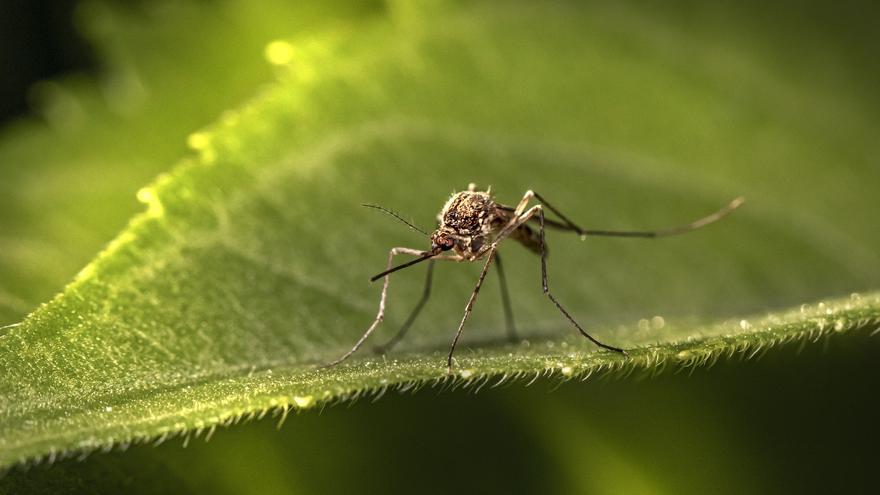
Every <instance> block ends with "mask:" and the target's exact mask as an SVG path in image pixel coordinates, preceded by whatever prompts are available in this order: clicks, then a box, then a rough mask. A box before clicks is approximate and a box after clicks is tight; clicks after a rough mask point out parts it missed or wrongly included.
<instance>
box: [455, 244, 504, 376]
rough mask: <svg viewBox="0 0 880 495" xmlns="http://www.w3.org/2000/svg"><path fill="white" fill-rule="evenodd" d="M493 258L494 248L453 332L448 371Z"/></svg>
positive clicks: (490, 251)
mask: <svg viewBox="0 0 880 495" xmlns="http://www.w3.org/2000/svg"><path fill="white" fill-rule="evenodd" d="M493 259H495V248H492V249H491V250H489V256H488V258H487V259H486V263H485V264H484V265H483V271H481V272H480V278H479V279H478V280H477V286H476V287H474V291H473V292H472V293H471V298H470V299H468V303H467V306H465V308H464V316H462V317H461V323H459V324H458V331H456V332H455V338H454V339H452V347H451V348H450V349H449V357H448V358H447V359H446V366H447V371H448V372H450V373H451V372H452V354H454V353H455V346H456V344H458V339H459V338H460V337H461V331H462V329H463V328H464V323H465V322H466V321H467V319H468V317H469V316H470V315H471V310H473V308H474V301H476V300H477V295H478V294H479V293H480V286H482V285H483V280H484V279H485V278H486V273H488V272H489V265H491V264H492V260H493Z"/></svg>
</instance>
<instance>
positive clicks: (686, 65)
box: [0, 3, 880, 465]
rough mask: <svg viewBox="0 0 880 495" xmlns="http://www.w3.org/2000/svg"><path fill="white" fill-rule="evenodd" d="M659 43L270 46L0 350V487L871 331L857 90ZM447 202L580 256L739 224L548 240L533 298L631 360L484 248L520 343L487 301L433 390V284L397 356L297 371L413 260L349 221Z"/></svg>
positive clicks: (659, 30) (520, 263)
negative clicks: (330, 418)
mask: <svg viewBox="0 0 880 495" xmlns="http://www.w3.org/2000/svg"><path fill="white" fill-rule="evenodd" d="M709 17H710V18H711V16H709ZM653 19H656V17H649V16H647V15H644V14H641V13H640V11H635V10H625V11H619V10H616V9H605V8H599V7H585V6H580V5H566V4H558V5H557V4H554V5H553V6H551V7H541V8H538V7H536V6H529V5H527V4H511V5H508V4H505V5H504V6H503V8H500V7H499V6H498V5H495V4H492V3H486V4H479V5H474V6H463V5H458V4H445V3H440V4H437V5H435V6H433V7H431V8H427V7H425V8H413V7H410V6H408V4H403V3H401V4H393V5H390V6H389V11H388V12H387V13H386V15H384V16H381V17H378V18H367V19H363V20H361V21H359V22H357V23H353V24H351V25H344V26H343V25H340V26H334V27H332V28H325V29H321V30H317V31H316V32H311V33H304V34H300V35H297V36H293V37H290V38H288V39H285V40H280V41H279V42H276V43H275V44H272V45H270V46H271V47H272V48H271V49H269V50H268V53H269V54H270V57H269V58H270V60H271V61H273V62H275V63H276V64H278V66H277V67H276V70H277V71H278V75H279V79H278V81H277V82H276V83H275V84H274V85H272V86H270V87H267V88H265V90H263V91H262V92H261V93H260V94H259V95H258V96H257V97H255V98H254V99H253V100H251V101H250V102H249V103H247V104H245V105H243V106H242V107H240V108H239V109H237V110H235V111H229V112H227V113H226V114H225V115H224V117H223V118H222V119H221V120H220V121H219V122H218V123H217V124H216V125H214V126H213V127H211V128H210V129H208V130H205V131H202V132H198V133H195V134H192V135H191V136H190V137H189V139H188V143H189V145H190V146H191V147H192V148H193V150H194V152H195V153H194V156H191V157H189V158H187V159H185V160H184V161H183V162H182V163H180V164H179V165H178V166H177V167H176V168H175V169H174V170H173V171H171V172H170V173H169V174H168V175H165V176H163V177H161V178H160V179H159V180H158V181H157V182H156V183H155V184H153V185H152V186H150V187H148V188H145V189H143V190H141V192H140V193H138V197H139V198H140V199H141V200H142V201H143V202H145V203H146V212H145V213H143V214H141V215H138V216H136V217H135V218H134V219H133V220H132V221H131V223H130V224H129V226H128V227H127V228H126V229H125V230H124V231H123V232H122V233H121V234H120V235H119V236H118V237H117V238H116V240H114V241H113V242H112V243H111V244H110V246H109V247H107V249H105V250H104V251H103V252H102V253H101V255H99V257H98V258H97V259H96V260H95V261H93V262H92V263H91V264H89V265H88V266H87V267H86V268H85V269H84V270H83V271H82V272H80V274H79V275H78V276H77V278H76V280H75V281H74V282H73V283H72V284H71V285H69V286H68V287H67V288H66V289H65V290H64V293H63V294H61V295H60V296H58V297H56V298H55V299H54V300H52V301H51V302H50V303H48V304H47V305H45V306H43V307H41V308H40V309H38V310H37V311H36V312H34V313H33V314H31V315H30V316H29V317H28V318H27V319H26V320H25V321H24V322H23V323H22V324H21V325H19V326H16V327H12V328H9V329H7V330H6V331H5V334H4V335H2V337H0V367H2V369H4V370H5V371H6V372H5V373H4V375H3V377H2V378H0V397H2V398H3V407H2V408H0V410H2V414H3V416H2V418H3V419H2V422H0V452H2V453H0V464H2V465H9V464H12V463H16V462H26V461H27V460H30V459H36V458H40V457H50V458H54V457H56V456H58V455H65V454H69V453H71V452H76V451H88V450H91V449H95V448H98V447H105V446H108V445H113V444H119V443H128V442H132V441H138V440H145V439H152V438H156V437H159V438H161V437H165V436H169V435H174V434H180V433H190V434H191V433H195V434H197V435H198V434H200V433H201V432H204V431H212V430H213V428H215V427H216V426H217V425H222V424H229V423H231V422H234V421H237V420H238V419H240V418H242V417H251V416H257V415H261V414H264V413H266V412H268V411H273V410H274V411H275V412H280V411H284V412H286V411H287V410H288V408H290V407H294V408H297V409H302V408H308V407H312V406H314V405H317V404H321V403H326V402H333V401H337V400H340V399H346V398H351V397H357V396H360V395H365V394H371V393H376V392H378V393H381V392H382V391H384V390H385V389H387V388H389V387H393V386H400V387H403V388H411V387H416V386H419V385H421V384H423V383H431V382H432V381H437V382H439V383H443V384H449V385H453V384H459V383H464V384H471V385H474V386H479V385H481V384H485V383H487V380H488V379H492V380H493V382H494V381H498V380H505V379H513V378H529V379H531V377H538V376H540V375H542V374H551V373H554V374H556V373H558V374H559V375H560V376H562V377H572V378H573V377H583V376H587V375H589V374H591V373H594V372H597V371H606V370H613V371H615V372H621V373H630V372H632V371H637V370H644V371H646V372H656V371H660V370H662V369H664V368H676V367H679V366H693V365H699V364H704V363H708V362H712V361H714V360H715V359H717V358H719V357H722V356H726V355H735V354H738V353H743V354H744V355H746V356H751V355H754V354H755V353H757V352H759V351H761V350H763V349H766V348H768V347H770V346H772V345H776V344H778V343H782V342H787V341H793V340H798V341H803V342H809V341H815V340H817V339H820V338H824V337H826V336H828V335H831V334H835V333H847V332H851V331H852V332H855V331H860V332H870V331H873V330H874V329H876V328H877V327H878V321H880V295H878V294H877V293H876V292H872V291H871V288H872V287H877V286H878V279H877V275H876V274H877V273H880V271H878V268H880V256H878V255H877V254H876V253H877V251H876V249H874V247H876V245H877V243H878V237H880V234H878V232H877V229H876V228H875V226H874V222H875V221H874V219H872V218H870V216H869V215H853V214H852V213H851V212H853V211H872V210H871V208H872V207H873V199H872V195H871V192H872V191H873V190H874V186H875V185H876V184H877V183H878V181H877V179H878V178H880V177H878V174H880V171H878V170H877V169H876V167H873V165H872V163H871V161H870V160H871V157H873V156H876V153H875V151H876V144H875V140H874V139H873V136H874V135H876V134H875V132H876V130H877V127H878V126H877V120H876V115H874V114H872V113H870V111H869V110H866V109H865V108H866V107H860V106H859V105H858V102H859V101H860V99H859V98H860V94H861V93H860V92H859V91H858V89H857V88H856V89H854V90H853V91H850V92H840V91H830V90H829V89H828V87H826V84H831V85H833V86H840V85H846V84H848V82H849V80H848V79H847V76H846V74H845V73H841V74H840V75H838V76H835V75H834V74H835V69H837V68H838V66H837V65H835V64H837V63H838V62H836V61H835V59H833V58H831V59H821V60H818V61H815V62H818V63H819V66H818V68H817V70H823V73H826V72H827V73H829V74H831V75H829V76H828V77H829V78H830V79H831V80H832V81H831V82H830V83H829V82H828V81H826V80H819V81H813V80H810V79H805V78H803V77H799V73H798V70H797V68H798V67H799V65H798V64H799V63H801V62H803V60H798V59H797V58H796V55H793V56H792V57H793V59H792V60H791V61H790V62H789V65H786V64H782V65H781V66H780V64H776V63H774V62H775V61H774V59H773V57H767V58H766V59H765V58H762V57H760V56H756V55H754V54H753V53H752V52H751V51H750V50H748V49H746V48H743V45H742V43H741V41H742V40H743V39H745V38H749V39H750V37H751V35H752V33H751V32H750V31H749V30H747V29H741V30H733V31H725V30H720V31H717V30H713V29H711V26H710V25H704V26H703V28H702V29H697V30H693V31H689V30H686V29H685V30H681V29H672V28H670V27H669V25H668V24H667V23H663V22H656V21H653ZM772 41H773V40H772V39H771V40H760V39H759V40H753V41H752V42H753V43H759V44H760V43H765V44H767V45H772ZM788 55H790V54H788ZM685 56H686V57H685ZM288 58H289V60H288ZM695 60H696V61H699V62H701V63H693V61H695ZM811 60H812V59H811ZM823 63H824V64H825V65H821V64H823ZM731 67H733V68H735V70H731V69H730V68H731ZM792 67H794V69H792ZM835 77H837V78H839V80H837V79H835ZM847 87H849V86H847ZM829 164H834V165H833V166H830V165H829ZM841 171H844V172H841ZM469 182H476V183H478V184H480V185H481V186H484V185H488V184H492V186H493V191H495V192H496V194H497V197H498V198H499V200H501V201H503V202H506V203H508V204H512V203H515V202H516V201H517V200H518V199H519V197H521V195H522V193H523V192H524V191H525V190H526V189H534V190H536V191H539V192H540V193H541V194H542V195H544V196H545V197H547V198H548V199H549V200H550V201H552V202H553V204H554V205H555V206H557V207H559V208H560V209H562V210H563V211H564V212H566V213H567V214H568V215H569V216H571V217H573V218H575V219H577V221H578V222H580V223H583V224H585V225H590V226H595V227H596V228H622V229H623V228H626V229H634V228H654V227H663V226H667V225H672V224H678V223H681V222H683V221H689V220H692V219H693V218H696V217H699V216H701V215H703V214H705V213H707V212H709V211H712V210H714V209H716V208H717V207H719V206H720V205H721V204H723V203H725V202H726V201H728V200H729V199H731V198H732V197H734V196H737V195H745V196H746V197H747V198H748V200H749V203H748V204H747V205H746V207H744V208H743V209H742V210H741V211H738V212H737V213H736V214H735V215H733V216H731V217H730V218H729V219H727V220H725V221H724V222H723V223H720V224H718V225H715V226H713V227H711V228H710V229H706V230H703V231H700V232H698V233H693V234H690V235H688V236H683V237H678V238H673V239H667V240H662V241H656V242H647V241H646V242H641V241H631V240H625V239H589V240H588V242H581V241H580V240H578V239H577V238H575V237H571V236H567V235H565V234H562V233H553V234H550V235H549V238H548V240H549V242H550V246H551V252H552V255H551V256H550V258H549V270H550V283H551V287H552V288H553V290H554V292H555V293H556V294H557V296H558V297H559V298H560V299H561V301H562V302H563V304H566V305H567V306H568V307H569V308H570V309H571V310H572V313H573V314H574V316H575V317H576V318H577V319H578V320H580V321H581V322H583V323H585V324H586V325H587V327H588V328H590V330H591V332H592V331H594V332H595V335H597V336H598V337H600V338H602V339H603V340H605V341H607V342H610V343H613V344H616V345H620V346H624V347H626V348H628V349H631V352H630V354H631V357H630V358H629V359H624V358H623V357H621V356H618V355H615V354H609V353H606V352H597V351H596V350H595V348H594V347H592V345H591V344H589V343H588V342H586V341H584V340H583V339H582V338H580V337H579V336H577V335H576V334H574V332H573V330H572V329H571V328H570V327H569V326H568V325H567V324H566V323H567V322H566V321H565V320H564V319H563V318H562V316H561V315H559V314H558V313H557V312H556V310H555V308H554V307H553V306H552V305H551V304H550V303H549V302H548V301H547V300H546V298H545V297H544V296H543V295H542V294H541V289H540V279H539V275H540V272H539V264H538V260H537V259H536V258H535V257H534V256H533V255H532V254H531V253H529V252H527V251H525V250H522V249H521V248H519V247H517V246H505V248H504V249H503V250H502V252H503V254H504V256H505V264H506V266H507V267H508V268H507V271H508V278H509V279H510V283H511V288H512V294H513V297H514V298H515V301H516V307H515V311H516V316H517V321H518V325H519V328H520V331H521V333H523V335H525V336H526V341H525V342H523V343H521V344H516V345H509V344H505V343H503V330H501V329H502V328H503V326H502V325H501V321H502V319H501V314H500V313H501V312H500V304H499V300H498V297H497V294H496V295H495V296H493V295H492V294H491V292H492V291H491V290H485V291H483V295H482V296H481V298H480V299H479V300H478V302H477V305H476V312H475V314H474V316H473V318H472V319H471V320H470V321H469V324H468V327H467V328H466V334H465V337H464V342H463V344H462V346H461V348H460V351H459V352H458V354H457V357H458V363H457V370H458V374H457V375H456V376H453V377H450V376H447V375H446V372H445V362H444V355H445V351H446V349H447V346H448V343H449V341H450V339H451V333H452V331H453V330H454V328H455V326H456V324H457V322H458V320H459V319H460V318H461V311H462V310H463V307H464V304H465V302H466V300H467V297H468V295H469V294H470V291H471V290H472V288H473V284H474V280H475V277H476V275H477V273H478V271H479V267H477V266H468V265H451V264H450V265H449V266H443V265H442V264H441V265H440V266H438V270H437V272H438V273H437V279H438V280H437V281H436V286H435V288H434V294H435V295H434V296H433V297H434V300H432V301H431V303H430V304H429V306H428V307H427V308H426V310H425V313H424V314H423V315H422V317H421V320H420V321H419V322H418V323H417V326H416V327H415V328H414V329H413V331H412V332H411V333H412V335H410V336H408V339H407V341H405V342H404V345H403V346H402V348H401V349H400V350H399V351H396V352H395V353H393V354H391V355H389V356H388V357H387V358H384V359H383V358H379V357H376V356H372V355H370V354H369V352H368V351H369V350H368V349H364V351H363V352H361V354H360V355H359V356H358V358H357V359H356V360H352V362H351V364H350V365H345V366H341V367H338V368H332V369H316V368H315V365H316V364H320V363H324V362H327V361H328V360H329V359H332V358H333V357H336V356H338V355H339V354H340V353H342V352H344V351H345V350H346V349H348V348H349V347H350V346H351V344H352V343H353V342H354V341H355V340H356V339H357V337H358V336H360V334H361V333H362V332H363V330H364V329H365V328H366V326H367V325H368V324H369V322H370V321H371V320H372V318H373V315H374V314H375V310H376V304H377V302H378V301H377V299H378V287H377V286H371V285H369V284H368V283H366V278H367V277H368V276H370V275H372V274H374V273H375V272H377V271H379V270H381V269H382V268H383V267H384V262H385V259H386V253H387V249H388V248H389V247H391V246H399V245H407V246H413V247H416V248H421V247H425V246H426V240H425V239H423V238H420V237H419V236H418V235H416V234H413V233H412V232H411V231H409V230H407V229H406V228H405V227H403V226H401V225H399V224H398V223H396V222H394V221H393V220H390V219H388V218H385V217H383V216H380V215H377V214H376V213H375V212H373V211H369V210H365V209H363V208H360V207H359V206H358V204H359V203H363V202H370V203H381V204H383V205H387V206H389V207H393V208H394V209H396V210H399V211H402V212H404V214H405V215H407V217H410V216H411V217H413V218H415V219H416V223H418V224H420V225H423V226H425V227H428V226H429V225H430V224H431V223H432V222H433V217H434V214H435V213H436V211H437V210H438V209H439V207H440V206H441V205H442V203H443V201H444V200H445V199H446V197H447V195H448V194H449V192H450V191H452V190H456V189H461V188H463V187H465V186H466V185H467V184H468V183H469ZM816 198H822V202H821V203H819V202H817V201H816ZM422 270H423V268H419V269H416V268H413V269H411V270H409V273H407V272H401V273H400V274H397V275H395V277H393V281H392V287H391V294H390V296H389V297H390V299H389V315H388V318H387V320H386V323H385V325H384V327H383V328H382V330H381V331H380V332H379V335H377V336H376V338H375V339H374V341H375V342H376V343H378V342H380V341H381V339H384V338H388V337H389V336H390V335H391V334H392V333H393V332H394V330H395V324H399V323H400V322H401V321H403V319H404V318H405V317H406V315H407V312H408V311H409V309H410V307H409V306H410V305H412V304H414V303H415V298H416V297H417V294H418V292H419V291H420V290H421V287H420V286H421V283H422V277H423V273H424V272H423V271H422ZM441 270H442V271H441ZM398 275H399V276H398ZM496 283H497V281H493V279H489V282H488V285H490V286H491V285H495V284H496ZM854 291H858V292H862V295H861V296H859V295H855V296H849V297H843V298H842V299H834V300H828V301H825V302H823V303H817V304H812V305H810V307H803V308H799V307H797V305H799V304H800V303H802V302H803V301H813V300H818V299H823V300H824V299H826V298H827V297H829V296H832V295H846V294H849V293H850V292H854ZM788 306H795V309H794V310H790V311H788V310H783V311H780V310H778V309H775V308H784V307H788ZM768 312H769V313H768ZM742 315H756V316H749V317H747V318H746V319H743V316H742Z"/></svg>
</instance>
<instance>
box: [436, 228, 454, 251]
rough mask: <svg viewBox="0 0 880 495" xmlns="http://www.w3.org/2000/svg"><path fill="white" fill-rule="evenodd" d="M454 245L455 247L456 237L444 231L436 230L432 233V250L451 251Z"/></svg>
mask: <svg viewBox="0 0 880 495" xmlns="http://www.w3.org/2000/svg"><path fill="white" fill-rule="evenodd" d="M453 247H455V239H453V238H452V237H449V236H448V235H446V234H445V233H444V232H443V231H440V230H435V231H434V233H433V234H431V252H434V253H439V252H441V251H449V250H450V249H452V248H453Z"/></svg>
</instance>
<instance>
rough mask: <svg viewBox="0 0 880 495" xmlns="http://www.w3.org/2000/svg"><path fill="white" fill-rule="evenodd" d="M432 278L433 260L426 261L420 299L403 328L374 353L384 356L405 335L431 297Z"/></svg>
mask: <svg viewBox="0 0 880 495" xmlns="http://www.w3.org/2000/svg"><path fill="white" fill-rule="evenodd" d="M433 278H434V260H429V261H428V276H427V277H425V289H424V291H423V292H422V298H421V299H419V303H418V304H416V307H415V308H413V310H412V312H411V313H410V314H409V316H408V317H407V319H406V321H405V322H403V326H401V327H400V330H398V331H397V334H395V335H394V337H392V338H391V340H389V341H388V342H386V343H385V344H384V345H381V346H378V347H376V352H378V353H380V354H385V353H386V352H388V351H390V350H391V349H392V348H394V346H395V345H397V343H398V342H400V341H401V340H402V339H403V337H404V336H405V335H406V332H407V331H409V328H410V327H411V326H412V324H413V322H414V321H416V318H417V317H418V316H419V313H420V312H421V311H422V308H423V307H424V306H425V303H427V302H428V298H429V297H431V281H432V279H433Z"/></svg>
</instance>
